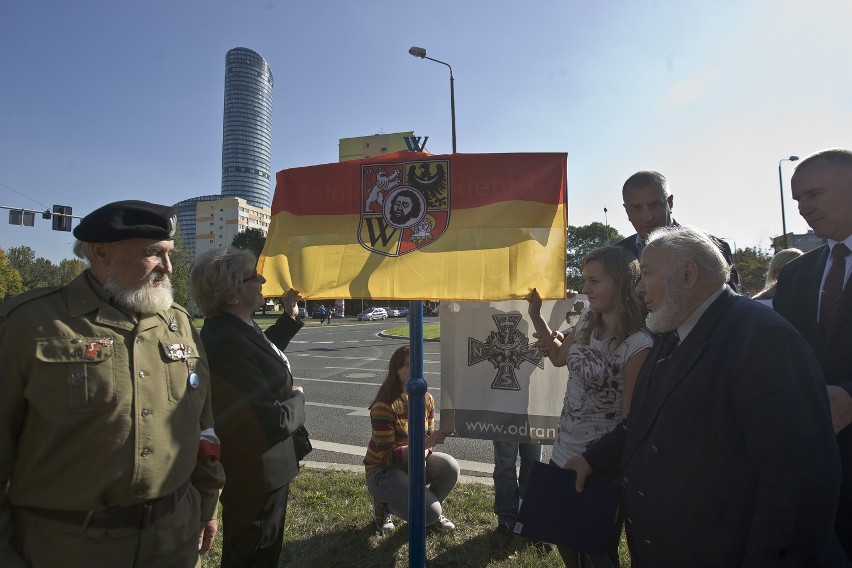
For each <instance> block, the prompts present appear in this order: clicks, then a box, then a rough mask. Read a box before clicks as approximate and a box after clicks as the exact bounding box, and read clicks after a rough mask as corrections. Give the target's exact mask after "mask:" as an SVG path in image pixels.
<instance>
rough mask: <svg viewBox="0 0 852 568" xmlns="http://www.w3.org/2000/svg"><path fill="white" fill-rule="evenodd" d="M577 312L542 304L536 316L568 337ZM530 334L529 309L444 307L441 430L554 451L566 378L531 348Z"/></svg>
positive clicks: (567, 304)
mask: <svg viewBox="0 0 852 568" xmlns="http://www.w3.org/2000/svg"><path fill="white" fill-rule="evenodd" d="M575 304H577V302H576V301H575V300H560V301H556V302H554V301H545V302H544V303H543V305H542V309H541V313H542V316H543V317H544V318H545V320H547V322H548V324H549V325H550V327H551V328H552V329H560V330H565V329H567V328H568V327H569V325H571V324H573V320H575V319H576V315H577V314H579V313H580V311H581V310H582V303H581V302H580V303H579V304H578V307H577V309H576V310H575V307H574V306H575ZM569 317H571V318H573V319H572V321H571V323H569V322H568V321H566V320H567V319H568V318H569ZM534 331H535V328H534V327H533V325H532V322H530V319H529V316H528V315H527V302H526V301H518V300H513V301H508V302H442V303H441V430H444V431H447V432H453V433H454V435H456V436H459V437H462V438H481V439H487V440H507V441H512V442H538V443H544V444H552V443H553V440H554V438H555V437H556V430H557V428H558V427H559V416H560V414H561V412H562V399H563V398H564V396H565V385H566V382H567V380H568V372H567V370H566V369H567V368H566V367H561V368H556V367H554V366H553V365H551V364H550V362H549V361H546V359H547V357H542V356H541V355H540V354H539V353H538V350H537V349H536V348H535V347H533V344H534V343H535V341H536V339H535V338H534V337H533V335H532V334H533V332H534Z"/></svg>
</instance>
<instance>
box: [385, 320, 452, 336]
mask: <svg viewBox="0 0 852 568" xmlns="http://www.w3.org/2000/svg"><path fill="white" fill-rule="evenodd" d="M385 333H386V334H388V335H395V336H399V337H408V323H406V324H405V325H400V326H397V327H392V328H390V329H386V330H385ZM423 339H441V324H439V323H424V324H423Z"/></svg>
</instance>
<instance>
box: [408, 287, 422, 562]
mask: <svg viewBox="0 0 852 568" xmlns="http://www.w3.org/2000/svg"><path fill="white" fill-rule="evenodd" d="M409 306H410V307H409V309H408V335H409V338H410V349H411V350H410V352H409V359H408V373H409V374H408V383H406V385H405V390H406V391H407V392H408V566H409V568H425V566H426V513H425V511H424V509H425V502H426V497H425V492H426V461H425V452H426V427H425V420H424V417H425V415H426V386H427V385H426V380H425V379H424V378H423V301H422V300H412V301H411V302H410V303H409Z"/></svg>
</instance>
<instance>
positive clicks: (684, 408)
mask: <svg viewBox="0 0 852 568" xmlns="http://www.w3.org/2000/svg"><path fill="white" fill-rule="evenodd" d="M640 265H641V270H642V280H641V281H640V283H639V285H638V286H637V292H638V293H639V294H640V295H641V296H642V297H643V299H644V301H645V305H646V307H647V308H648V310H649V311H650V312H651V314H650V315H649V316H648V320H647V324H648V328H649V329H650V330H651V331H654V332H656V333H658V334H660V335H659V336H658V337H657V340H656V342H655V344H654V347H653V348H652V349H651V353H650V354H649V355H648V358H647V359H646V361H645V364H644V365H643V367H642V369H641V371H640V372H639V377H638V378H637V380H636V386H635V389H634V391H633V401H632V404H631V408H630V415H629V416H628V417H627V418H626V419H625V420H624V421H623V423H622V426H621V427H619V428H616V429H615V430H613V431H612V432H610V433H609V434H607V435H606V436H604V437H603V438H602V439H601V440H600V441H599V442H598V443H597V444H595V445H594V446H592V447H590V448H589V449H588V450H587V451H586V452H585V453H584V454H583V455H581V456H576V457H575V458H572V459H571V460H570V461H569V462H568V464H566V466H565V467H566V468H568V469H573V470H576V472H577V490H578V491H582V488H583V486H584V483H585V479H586V477H587V476H588V475H589V474H591V473H596V474H613V473H617V472H622V473H624V483H625V494H624V502H623V504H624V508H625V514H626V517H627V518H626V523H625V527H626V530H627V539H628V545H629V547H630V553H631V556H632V559H633V565H634V566H636V567H637V568H642V567H645V566H653V567H665V566H673V567H681V566H819V565H820V564H821V562H822V559H823V554H824V551H825V547H826V543H827V542H828V539H829V535H830V533H831V525H832V521H833V518H834V510H835V507H836V503H837V495H838V485H839V473H840V471H839V460H838V456H837V450H836V446H835V444H834V440H833V433H832V430H831V423H830V419H829V416H828V402H827V399H826V396H825V389H824V388H822V386H821V383H822V376H821V374H820V370H819V366H818V364H817V362H816V360H815V358H814V356H813V353H812V352H811V350H810V348H809V347H808V346H807V344H806V343H805V342H804V340H803V339H802V338H801V336H800V335H799V334H798V333H797V332H796V331H795V330H794V329H793V327H792V326H791V325H789V323H788V322H786V321H785V320H784V319H783V318H781V317H780V316H778V315H777V314H775V313H774V312H773V311H772V310H770V309H768V308H767V307H766V306H763V305H760V304H758V303H756V302H752V301H751V300H748V299H746V298H743V297H740V296H738V295H736V294H735V293H734V292H733V291H732V290H730V288H729V287H728V286H726V285H725V281H726V279H727V277H728V267H727V263H726V262H725V260H724V258H723V257H722V255H721V253H720V252H719V249H718V248H717V247H716V245H715V244H714V243H713V241H711V240H710V239H709V238H708V237H707V235H706V234H704V233H703V232H701V231H697V230H694V229H689V228H685V227H678V228H674V229H668V230H666V229H660V230H657V231H654V232H652V233H651V234H650V235H649V238H648V240H647V245H646V247H645V250H644V251H643V253H642V259H641V262H640Z"/></svg>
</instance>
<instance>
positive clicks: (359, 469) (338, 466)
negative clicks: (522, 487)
mask: <svg viewBox="0 0 852 568" xmlns="http://www.w3.org/2000/svg"><path fill="white" fill-rule="evenodd" d="M299 465H300V466H301V467H303V468H306V469H317V470H333V471H349V472H352V473H361V474H363V473H364V466H362V465H352V464H349V463H334V462H316V461H310V460H305V461H303V462H299ZM459 482H460V483H477V484H479V485H489V486H493V485H494V480H493V479H492V478H490V477H478V476H475V475H459Z"/></svg>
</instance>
